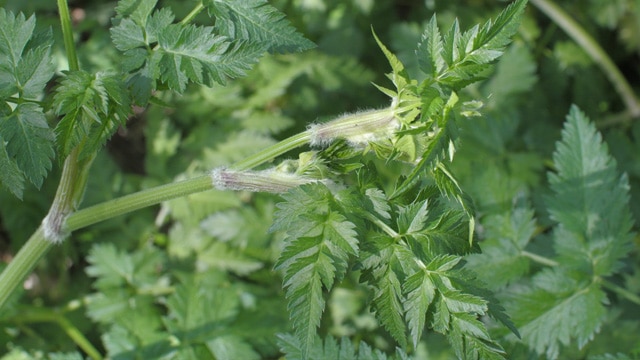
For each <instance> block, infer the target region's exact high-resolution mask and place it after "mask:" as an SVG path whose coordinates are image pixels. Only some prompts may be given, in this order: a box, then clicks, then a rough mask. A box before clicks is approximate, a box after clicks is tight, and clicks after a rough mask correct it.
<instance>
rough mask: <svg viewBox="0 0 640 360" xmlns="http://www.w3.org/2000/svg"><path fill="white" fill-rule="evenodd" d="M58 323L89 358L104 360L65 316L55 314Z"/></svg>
mask: <svg viewBox="0 0 640 360" xmlns="http://www.w3.org/2000/svg"><path fill="white" fill-rule="evenodd" d="M55 315H56V317H55V319H56V322H57V323H58V325H60V327H61V328H62V329H63V330H64V332H65V333H66V334H67V336H69V337H70V338H71V339H72V340H73V342H75V343H76V345H78V347H80V348H81V349H82V350H83V351H84V352H85V353H86V354H87V355H89V357H91V358H92V359H94V360H102V355H100V352H99V351H98V350H97V349H96V348H95V347H94V346H93V344H91V342H90V341H89V339H87V338H86V337H85V336H84V334H82V332H81V331H80V330H79V329H78V328H77V327H75V326H74V325H73V324H72V323H71V321H69V320H68V319H67V318H66V317H65V316H63V315H60V314H55Z"/></svg>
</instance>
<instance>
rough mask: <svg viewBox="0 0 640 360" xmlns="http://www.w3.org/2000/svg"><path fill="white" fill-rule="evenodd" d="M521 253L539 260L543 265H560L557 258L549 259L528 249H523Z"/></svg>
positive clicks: (536, 260)
mask: <svg viewBox="0 0 640 360" xmlns="http://www.w3.org/2000/svg"><path fill="white" fill-rule="evenodd" d="M520 254H521V255H522V256H524V257H528V258H529V259H531V260H533V261H535V262H537V263H538V264H542V265H545V266H551V267H554V266H558V265H559V264H558V262H557V261H555V260H552V259H549V258H547V257H544V256H541V255H538V254H534V253H531V252H528V251H524V250H523V251H522V252H521V253H520Z"/></svg>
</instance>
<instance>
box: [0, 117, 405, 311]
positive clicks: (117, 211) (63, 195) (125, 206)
mask: <svg viewBox="0 0 640 360" xmlns="http://www.w3.org/2000/svg"><path fill="white" fill-rule="evenodd" d="M390 113H392V110H389V109H383V110H374V111H370V112H363V113H357V114H353V115H352V116H343V117H340V118H339V119H337V120H334V121H332V122H330V123H327V124H323V125H322V126H318V127H315V130H313V129H312V130H307V131H304V132H301V133H299V134H296V135H294V136H291V137H289V138H287V139H285V140H282V141H280V142H279V143H277V144H274V145H272V146H269V147H267V148H266V149H264V150H262V151H260V152H258V153H256V154H254V155H252V156H249V157H248V158H246V159H244V160H241V161H240V162H238V163H236V164H235V165H233V166H231V169H232V170H238V171H242V170H249V169H251V168H254V167H256V166H259V165H261V164H263V163H265V162H268V161H271V160H273V159H274V158H276V157H278V156H280V155H283V154H285V153H287V152H289V151H291V150H293V149H295V148H298V147H300V146H303V145H305V144H307V143H309V142H310V141H311V139H312V137H313V136H314V134H315V135H316V136H317V135H318V131H319V129H320V131H322V132H323V134H325V133H326V134H329V133H332V130H331V129H332V128H333V127H335V128H340V129H342V128H343V127H344V124H349V125H350V126H354V127H356V128H359V127H362V130H366V131H372V132H375V131H376V130H377V129H369V128H370V125H371V123H373V124H379V122H380V120H379V117H380V116H382V117H385V118H386V117H388V116H389V114H390ZM356 119H359V121H355V120H356ZM354 122H355V123H354ZM339 137H340V134H336V135H335V138H339ZM76 159H77V153H76V151H72V152H71V154H70V155H69V157H68V158H67V161H66V162H65V167H64V169H63V175H62V180H61V184H60V186H59V187H58V193H56V198H55V199H54V204H53V205H52V207H51V210H50V212H49V215H47V217H46V218H45V220H44V221H43V227H42V228H43V229H39V230H38V232H37V233H36V234H34V236H32V239H29V241H28V242H27V244H26V245H25V247H24V248H23V249H21V250H20V252H19V253H18V255H21V256H16V258H15V259H14V260H13V261H12V262H11V263H9V265H8V266H7V268H6V269H5V270H4V271H3V273H2V274H1V275H0V308H2V306H3V305H4V303H5V302H6V300H7V298H8V297H9V296H10V294H11V293H12V292H13V291H14V290H15V288H16V287H17V286H18V285H19V284H20V282H21V281H22V279H24V278H25V277H26V276H27V274H28V273H29V272H30V271H31V270H32V269H33V267H34V266H35V264H36V263H37V261H38V260H39V259H40V257H42V255H43V254H44V253H45V252H46V251H47V250H48V247H42V248H37V245H38V244H40V242H42V241H45V240H44V235H46V234H47V232H51V229H52V228H53V230H54V231H53V232H54V234H55V233H56V232H57V234H62V233H63V231H66V232H71V231H74V230H78V229H81V228H84V227H86V226H89V225H92V224H95V223H98V222H100V221H104V220H107V219H111V218H114V217H116V216H120V215H123V214H126V213H128V212H131V211H134V210H138V209H141V208H144V207H148V206H152V205H156V204H159V203H161V202H163V201H167V200H171V199H175V198H177V197H182V196H186V195H190V194H194V193H198V192H202V191H206V190H209V189H211V188H212V187H213V181H212V178H211V176H209V175H203V176H200V177H196V178H193V179H190V180H185V181H181V182H177V183H172V184H166V185H162V186H158V187H155V188H151V189H147V190H143V191H140V192H137V193H135V194H130V195H126V196H123V197H121V198H118V199H114V200H111V201H107V202H105V203H102V204H98V205H94V206H91V207H88V208H86V209H83V210H80V211H77V212H75V213H73V212H72V211H74V210H75V206H76V205H77V201H76V202H74V200H77V199H79V197H78V194H79V193H80V192H82V191H83V190H84V187H85V184H86V181H85V179H86V169H88V164H78V163H77V161H76ZM85 161H88V162H89V163H90V161H91V160H85ZM74 165H77V166H74ZM83 165H86V166H83ZM74 184H75V185H76V186H75V187H74ZM78 185H79V186H78ZM67 214H68V215H67ZM51 224H54V225H55V226H51ZM63 225H64V226H63ZM378 225H379V226H380V224H378ZM383 225H384V224H383ZM389 230H390V229H387V231H389ZM36 235H37V236H36ZM50 238H51V237H50ZM54 239H55V237H54ZM45 242H46V241H45ZM40 246H43V245H42V244H40ZM49 246H50V245H49ZM34 247H35V248H36V249H37V250H38V251H36V250H34V249H32V248H34ZM25 249H28V251H24V250H25ZM25 253H26V254H27V255H24V254H25ZM30 253H33V256H29V254H30ZM4 278H7V279H10V281H4V280H3V279H4Z"/></svg>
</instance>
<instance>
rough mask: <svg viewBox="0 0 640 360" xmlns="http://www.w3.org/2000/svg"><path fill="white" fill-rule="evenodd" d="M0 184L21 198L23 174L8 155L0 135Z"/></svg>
mask: <svg viewBox="0 0 640 360" xmlns="http://www.w3.org/2000/svg"><path fill="white" fill-rule="evenodd" d="M0 185H2V186H3V187H4V188H6V189H7V190H9V191H11V193H12V194H13V195H15V196H16V197H17V198H19V199H22V191H23V190H24V176H23V175H22V171H20V168H18V165H17V164H16V162H15V161H14V160H13V159H11V158H10V157H9V154H8V153H7V147H6V145H5V143H4V140H3V139H2V137H0Z"/></svg>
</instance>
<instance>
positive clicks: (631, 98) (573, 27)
mask: <svg viewBox="0 0 640 360" xmlns="http://www.w3.org/2000/svg"><path fill="white" fill-rule="evenodd" d="M531 3H532V4H533V5H535V6H536V7H537V8H538V9H540V11H542V12H543V13H545V14H546V15H547V16H548V17H550V18H551V20H553V21H554V22H555V23H556V24H558V26H560V27H561V28H562V29H563V30H564V31H565V32H566V33H567V34H568V35H569V36H570V37H571V38H573V40H574V41H575V42H577V43H578V44H579V45H580V46H581V47H582V48H583V49H584V51H585V52H586V53H587V54H589V56H590V57H591V59H593V61H594V62H595V63H596V64H598V66H600V68H601V69H602V71H604V73H605V75H606V76H607V77H608V78H609V81H611V83H612V84H613V86H614V88H615V89H616V91H617V92H618V94H620V97H621V98H622V101H624V103H625V106H626V107H627V109H628V111H629V113H630V114H631V116H632V117H633V118H639V117H640V101H638V98H637V97H636V94H635V93H634V91H633V89H632V88H631V85H629V82H628V81H627V79H626V78H625V77H624V75H622V72H621V71H620V69H618V67H617V66H616V64H615V63H614V62H613V60H611V58H610V57H609V55H607V53H606V52H605V51H604V50H603V49H602V47H601V46H600V45H599V44H598V42H597V41H595V40H594V39H593V37H591V35H589V33H587V31H586V30H585V29H584V28H583V27H582V26H580V24H578V23H577V22H576V21H575V20H573V19H572V18H571V16H569V14H567V13H566V12H565V11H564V10H562V9H561V8H560V7H559V6H558V5H556V4H555V3H554V2H553V1H551V0H531Z"/></svg>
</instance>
